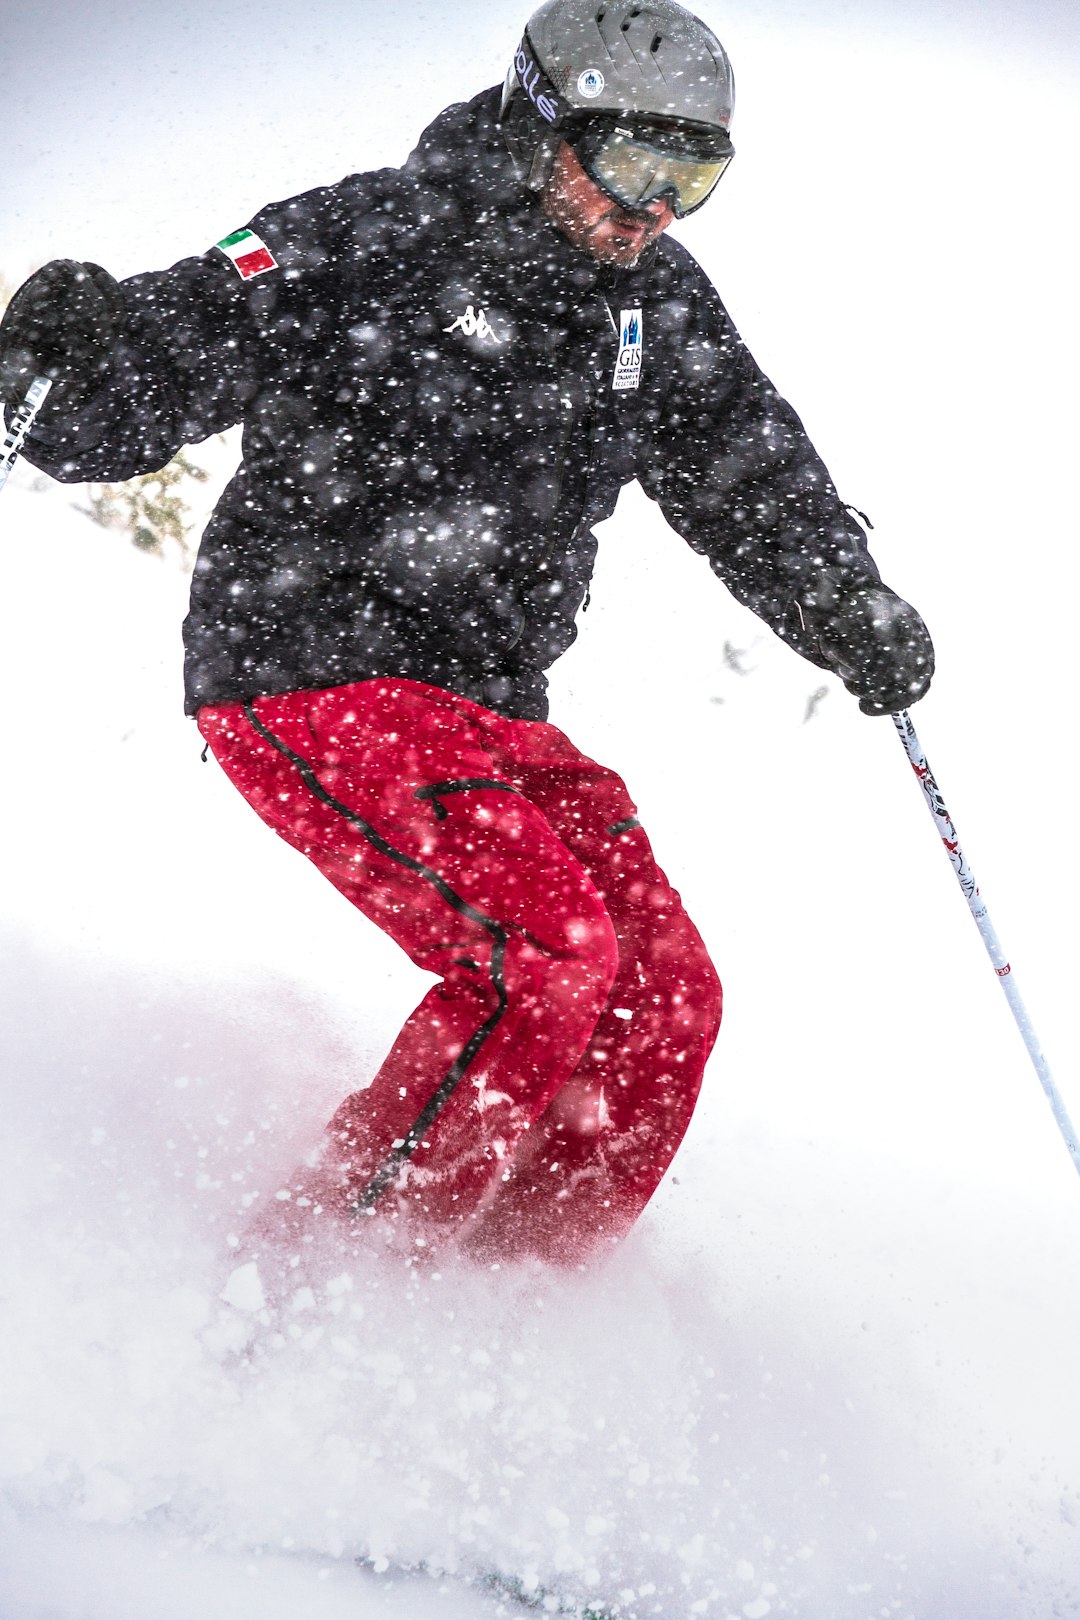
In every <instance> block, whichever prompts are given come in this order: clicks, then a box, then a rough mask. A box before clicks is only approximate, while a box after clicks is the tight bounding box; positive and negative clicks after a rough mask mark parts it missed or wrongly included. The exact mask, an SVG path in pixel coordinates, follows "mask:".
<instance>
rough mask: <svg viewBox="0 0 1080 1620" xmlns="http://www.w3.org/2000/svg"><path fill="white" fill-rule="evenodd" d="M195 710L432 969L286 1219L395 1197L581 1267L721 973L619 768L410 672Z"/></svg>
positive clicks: (674, 1122) (650, 1145) (645, 1155)
mask: <svg viewBox="0 0 1080 1620" xmlns="http://www.w3.org/2000/svg"><path fill="white" fill-rule="evenodd" d="M198 718H199V726H200V729H201V731H202V733H203V735H204V737H205V738H206V740H207V742H208V743H209V745H210V747H211V749H212V750H213V752H214V754H215V756H216V757H217V759H218V760H219V761H220V763H221V765H222V767H223V768H224V770H225V771H226V773H227V774H228V776H229V777H230V778H231V780H232V781H233V782H234V783H235V785H236V786H237V787H238V788H239V790H240V792H241V793H242V794H243V795H244V797H245V798H246V799H247V800H248V802H249V803H250V804H251V805H252V806H253V808H254V809H255V810H256V811H257V812H258V814H259V815H260V816H261V817H262V818H263V820H264V821H266V822H268V823H269V825H270V826H271V827H273V829H274V830H275V832H278V833H280V834H281V836H282V837H283V838H285V839H287V840H288V841H289V843H291V844H293V845H294V846H295V847H296V848H297V849H299V850H300V851H301V852H302V853H303V854H304V855H306V856H307V857H308V858H309V859H310V860H311V861H313V862H314V863H315V865H316V866H317V867H318V868H319V870H320V871H321V872H322V873H324V875H325V876H326V877H328V878H329V879H330V881H331V883H333V884H334V885H335V886H336V887H337V888H338V889H340V890H341V892H342V893H343V894H344V895H346V896H347V898H348V899H349V900H351V901H352V903H353V904H354V905H355V906H357V907H358V908H359V909H360V910H361V911H362V912H363V913H364V914H365V916H367V917H370V918H371V919H372V920H373V921H375V922H376V923H378V925H379V926H380V928H382V929H384V930H385V931H386V932H387V933H388V934H390V935H391V937H392V938H393V939H395V940H396V941H397V942H398V944H399V945H401V946H402V947H403V949H404V950H405V951H406V952H407V953H408V955H409V956H410V957H411V958H412V960H413V961H414V962H415V963H416V964H417V965H418V966H419V967H421V968H425V969H426V970H427V971H428V972H430V973H434V974H437V975H438V979H439V982H438V984H436V985H435V986H433V988H432V989H430V990H429V991H428V993H427V995H425V997H424V998H423V1000H422V1001H421V1003H420V1005H419V1006H418V1007H417V1009H416V1011H415V1012H414V1013H413V1014H412V1016H411V1017H410V1018H409V1020H408V1021H407V1023H406V1024H405V1027H404V1028H403V1030H402V1031H401V1034H400V1035H399V1036H398V1038H397V1040H396V1041H395V1043H394V1045H393V1048H392V1050H391V1051H390V1054H389V1056H388V1057H387V1059H386V1061H385V1062H384V1064H383V1065H382V1067H381V1069H380V1070H379V1072H378V1074H377V1075H376V1076H375V1078H374V1080H373V1081H372V1083H371V1084H370V1085H369V1086H368V1087H367V1088H366V1089H364V1090H361V1091H357V1092H354V1093H353V1094H352V1095H351V1096H350V1097H347V1098H346V1099H345V1101H344V1102H343V1103H342V1104H341V1106H340V1107H339V1109H338V1110H337V1112H336V1114H335V1115H334V1117H333V1119H332V1120H331V1122H330V1125H329V1127H328V1130H327V1134H326V1138H325V1141H324V1144H323V1147H322V1150H321V1157H319V1159H318V1162H317V1164H316V1167H315V1168H314V1169H308V1170H301V1171H298V1172H297V1173H296V1175H295V1176H294V1178H293V1185H292V1186H291V1193H292V1200H291V1202H290V1203H289V1204H288V1205H286V1206H284V1207H283V1206H282V1205H281V1204H279V1205H278V1206H277V1207H278V1208H279V1209H281V1210H282V1215H283V1217H284V1215H285V1210H286V1209H288V1210H290V1211H291V1212H292V1214H291V1219H292V1220H293V1221H294V1222H295V1221H296V1220H297V1219H298V1217H299V1211H300V1210H301V1209H303V1210H304V1211H308V1212H312V1211H313V1212H317V1213H319V1214H320V1215H322V1214H324V1213H331V1214H336V1215H338V1216H343V1217H348V1216H357V1215H361V1214H364V1213H374V1214H376V1215H387V1216H393V1217H395V1218H398V1217H401V1216H403V1215H406V1214H407V1215H408V1216H409V1217H410V1226H409V1230H410V1231H412V1229H413V1227H415V1229H416V1231H417V1232H418V1233H420V1234H422V1235H423V1236H424V1238H425V1241H427V1242H429V1243H430V1242H432V1241H434V1242H435V1243H436V1245H437V1246H440V1245H444V1244H445V1243H446V1241H447V1240H448V1239H450V1238H454V1239H455V1240H457V1241H460V1242H461V1243H462V1245H463V1246H464V1248H465V1249H466V1251H467V1252H469V1253H471V1254H473V1255H475V1256H477V1257H478V1258H479V1257H482V1258H484V1259H485V1260H492V1259H508V1258H513V1257H515V1256H520V1255H526V1254H532V1255H536V1256H540V1257H542V1258H545V1259H548V1260H552V1261H563V1262H571V1263H574V1262H577V1261H578V1260H580V1259H581V1258H583V1257H584V1256H586V1255H587V1254H588V1253H589V1252H590V1251H591V1250H593V1249H595V1248H596V1247H598V1246H599V1245H601V1244H605V1243H609V1242H611V1241H613V1240H614V1239H615V1238H617V1237H618V1236H619V1235H621V1234H622V1233H624V1232H625V1231H627V1230H628V1229H629V1227H630V1226H631V1225H632V1224H633V1222H634V1221H635V1220H636V1218H637V1216H638V1215H639V1214H640V1213H641V1211H642V1209H643V1208H644V1207H645V1205H646V1203H647V1202H648V1200H649V1198H650V1197H651V1196H652V1194H653V1192H654V1191H655V1189H656V1187H657V1184H658V1183H659V1181H660V1178H661V1177H662V1176H663V1174H664V1171H665V1170H666V1169H667V1166H668V1164H669V1163H670V1161H671V1158H672V1155H673V1154H674V1152H675V1150H676V1148H677V1147H678V1145H679V1142H680V1141H681V1139H682V1136H683V1133H684V1132H685V1130H686V1127H687V1124H688V1123H689V1120H690V1115H691V1113H692V1111H693V1108H694V1103H695V1101H696V1098H697V1095H698V1091H699V1088H700V1085H701V1077H702V1071H703V1069H704V1066H705V1060H706V1058H707V1057H708V1055H709V1052H710V1050H711V1048H712V1045H713V1042H714V1040H715V1038H716V1032H717V1028H718V1025H719V1021H720V985H719V982H718V980H717V977H716V973H715V971H714V969H713V967H712V964H711V962H710V960H709V957H708V954H707V952H706V950H705V947H704V945H703V944H702V941H701V938H700V936H699V934H698V932H697V929H696V928H695V927H694V925H693V923H692V922H691V921H690V919H689V918H688V917H687V915H686V913H685V911H684V910H683V907H682V902H681V901H680V899H679V896H678V895H677V894H676V892H675V890H674V889H673V888H672V887H671V885H670V884H669V883H668V881H667V879H666V878H665V876H664V874H663V873H662V872H661V870H660V869H659V867H658V866H657V865H656V862H655V860H654V859H653V854H652V850H651V849H650V847H649V841H648V839H647V838H646V836H645V833H644V832H643V830H642V829H641V827H640V825H639V823H638V821H637V817H636V815H635V811H634V806H633V804H632V803H631V801H630V798H629V795H628V793H627V790H626V788H625V786H624V784H623V783H622V781H621V780H620V779H619V777H618V776H616V775H615V773H614V772H613V771H609V770H605V769H604V768H603V767H602V766H600V765H597V764H595V763H594V762H593V761H592V760H591V759H587V758H586V757H585V756H584V755H583V754H581V753H579V752H578V750H577V749H576V748H574V746H573V745H572V744H571V743H570V742H569V741H568V739H567V738H566V737H564V736H563V734H562V733H561V732H559V731H557V730H556V729H555V727H554V726H551V725H547V724H545V723H541V722H536V721H526V720H508V719H504V718H503V717H501V716H499V715H497V714H494V713H492V712H491V711H490V710H488V709H485V708H481V707H480V706H479V705H478V704H475V703H471V702H469V701H468V700H467V699H465V698H460V697H457V696H455V695H454V694H453V693H450V692H445V691H441V690H439V689H438V688H436V687H431V686H426V685H423V684H421V683H419V682H416V681H408V680H398V679H380V680H371V681H363V682H360V683H358V684H355V685H351V686H343V687H336V688H332V689H330V690H327V691H318V692H292V693H288V694H286V695H284V696H281V697H263V698H257V699H256V700H255V701H254V702H253V703H250V704H246V705H245V704H226V705H221V706H213V707H207V708H203V709H202V710H200V712H199V717H198ZM309 1218H311V1217H310V1216H309V1215H305V1216H304V1217H303V1219H305V1220H307V1219H309Z"/></svg>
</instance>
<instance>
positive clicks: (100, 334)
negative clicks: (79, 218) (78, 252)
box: [0, 259, 123, 414]
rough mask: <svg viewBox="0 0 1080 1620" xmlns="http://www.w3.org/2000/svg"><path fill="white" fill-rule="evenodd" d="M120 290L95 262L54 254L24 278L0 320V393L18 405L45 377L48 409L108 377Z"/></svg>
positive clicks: (82, 397) (80, 397)
mask: <svg viewBox="0 0 1080 1620" xmlns="http://www.w3.org/2000/svg"><path fill="white" fill-rule="evenodd" d="M122 313H123V295H122V293H121V291H120V286H119V283H118V282H117V281H115V280H114V279H113V277H112V276H110V274H109V272H108V271H107V270H103V269H102V268H101V266H100V265H99V264H78V263H76V261H75V260H74V259H54V260H53V261H52V263H51V264H47V265H45V266H44V267H43V268H42V269H41V270H39V271H38V272H37V274H36V275H33V276H31V277H30V280H29V281H24V282H23V284H22V286H21V287H20V288H19V290H18V292H17V293H16V294H15V296H14V298H12V300H11V303H10V304H9V305H8V307H7V310H6V312H5V314H4V319H3V321H0V399H2V400H3V401H4V402H5V403H6V404H8V405H19V404H21V403H22V400H23V398H24V397H25V395H26V390H27V389H28V388H29V386H30V384H31V383H32V382H33V380H34V378H35V377H49V378H51V380H52V389H51V391H50V393H49V398H48V401H47V407H48V408H49V409H50V410H54V409H55V410H56V411H57V412H59V413H61V414H62V413H64V412H65V411H76V410H78V409H79V407H80V406H82V405H85V404H86V402H87V400H88V399H90V398H91V396H92V395H93V394H95V393H96V392H97V390H98V389H99V388H100V387H101V385H102V383H103V382H104V381H105V379H106V377H107V376H108V373H109V369H110V357H111V354H112V348H113V344H114V342H115V340H116V336H117V333H118V331H119V329H120V321H121V316H122Z"/></svg>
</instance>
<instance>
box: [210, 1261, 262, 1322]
mask: <svg viewBox="0 0 1080 1620" xmlns="http://www.w3.org/2000/svg"><path fill="white" fill-rule="evenodd" d="M220 1297H221V1298H222V1299H223V1300H224V1301H225V1303H226V1305H234V1306H235V1307H236V1309H237V1310H238V1311H261V1310H262V1309H263V1307H264V1306H265V1304H266V1295H265V1294H264V1293H263V1285H262V1279H261V1278H260V1276H259V1267H258V1265H257V1263H256V1262H255V1261H254V1260H249V1261H248V1262H247V1264H246V1265H243V1266H237V1268H236V1270H235V1271H232V1272H230V1273H229V1277H228V1280H227V1282H226V1284H225V1286H224V1288H223V1289H222V1290H221V1295H220Z"/></svg>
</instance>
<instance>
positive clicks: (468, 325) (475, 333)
mask: <svg viewBox="0 0 1080 1620" xmlns="http://www.w3.org/2000/svg"><path fill="white" fill-rule="evenodd" d="M443 331H444V332H464V334H465V336H466V337H478V338H481V339H484V340H486V341H487V342H488V343H502V342H504V339H503V338H501V337H500V336H499V334H498V332H496V330H495V328H494V327H493V326H492V324H491V322H490V321H489V320H488V318H487V316H486V315H485V314H484V311H483V310H481V311H480V313H479V315H478V314H477V313H476V311H475V309H474V308H473V306H472V305H471V304H466V305H465V313H464V315H459V316H458V318H457V320H456V321H451V322H450V325H449V326H444V327H443Z"/></svg>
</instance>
